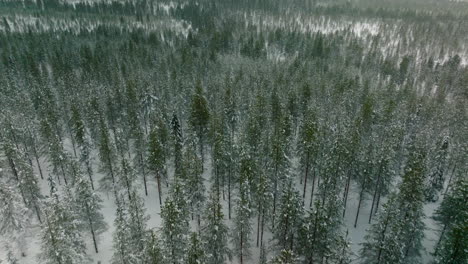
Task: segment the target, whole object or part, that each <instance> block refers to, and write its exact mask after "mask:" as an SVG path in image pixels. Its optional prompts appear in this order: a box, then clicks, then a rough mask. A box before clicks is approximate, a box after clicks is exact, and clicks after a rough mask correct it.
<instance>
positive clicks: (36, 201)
mask: <svg viewBox="0 0 468 264" xmlns="http://www.w3.org/2000/svg"><path fill="white" fill-rule="evenodd" d="M3 149H4V153H5V156H6V159H7V162H8V164H9V167H10V170H11V174H12V175H13V181H14V182H16V185H17V188H18V190H19V192H20V194H21V197H22V199H23V202H24V205H25V206H26V207H27V208H29V209H31V210H33V211H34V212H35V213H36V216H37V219H38V220H39V222H41V221H42V219H41V210H40V201H41V199H42V198H43V197H42V194H41V191H40V189H39V186H38V182H37V178H36V176H35V175H34V173H33V168H32V166H31V164H30V163H28V162H27V161H26V160H25V156H24V154H23V153H22V152H21V151H20V150H19V149H17V148H16V147H15V146H14V145H13V144H12V143H11V142H10V141H8V140H7V139H5V142H4V144H3Z"/></svg>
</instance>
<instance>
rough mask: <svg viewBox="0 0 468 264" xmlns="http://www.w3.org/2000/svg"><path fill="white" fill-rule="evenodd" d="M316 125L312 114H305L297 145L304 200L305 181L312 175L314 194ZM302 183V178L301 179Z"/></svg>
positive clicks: (303, 197)
mask: <svg viewBox="0 0 468 264" xmlns="http://www.w3.org/2000/svg"><path fill="white" fill-rule="evenodd" d="M317 130H318V129H317V125H316V123H315V117H314V115H313V113H312V112H310V113H307V115H306V116H305V117H304V121H303V124H302V127H301V134H300V140H299V143H298V149H299V153H300V155H301V160H300V162H301V169H302V171H303V172H304V191H303V194H302V199H303V200H305V194H306V190H307V180H308V178H309V177H310V175H311V174H312V175H313V177H312V194H311V196H313V193H314V187H315V168H314V161H315V157H316V155H317V153H316V152H317V147H318V146H317V137H318V135H317V134H318V131H317ZM301 182H302V177H301Z"/></svg>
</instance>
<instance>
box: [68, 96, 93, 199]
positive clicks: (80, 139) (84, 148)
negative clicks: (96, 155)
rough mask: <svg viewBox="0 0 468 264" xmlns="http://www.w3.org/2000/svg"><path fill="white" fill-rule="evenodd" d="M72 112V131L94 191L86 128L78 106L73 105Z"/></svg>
mask: <svg viewBox="0 0 468 264" xmlns="http://www.w3.org/2000/svg"><path fill="white" fill-rule="evenodd" d="M71 111H72V116H71V122H72V130H73V132H74V137H75V141H76V143H77V144H78V147H79V149H80V162H81V163H82V164H83V166H84V167H85V169H86V173H87V174H88V177H89V180H90V182H91V187H92V189H93V190H94V181H93V168H92V166H91V163H92V159H91V146H90V142H89V139H88V137H87V135H86V128H85V126H84V122H83V120H82V118H81V114H80V112H79V110H78V108H77V107H76V105H72V108H71Z"/></svg>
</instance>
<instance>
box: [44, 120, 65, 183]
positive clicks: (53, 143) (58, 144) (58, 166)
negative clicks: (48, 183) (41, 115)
mask: <svg viewBox="0 0 468 264" xmlns="http://www.w3.org/2000/svg"><path fill="white" fill-rule="evenodd" d="M55 125H56V124H55ZM53 126H54V123H52V122H51V121H49V120H47V119H43V120H41V132H42V136H43V137H44V139H45V140H46V142H47V152H48V154H49V157H50V161H51V163H52V166H53V171H52V172H53V173H54V174H55V175H56V176H57V180H58V183H59V184H60V176H62V177H63V180H64V182H65V184H68V179H67V175H66V167H65V166H66V164H65V163H66V153H65V150H64V149H63V143H62V139H61V137H60V135H59V134H58V133H57V132H56V130H54V128H53Z"/></svg>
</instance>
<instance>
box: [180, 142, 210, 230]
mask: <svg viewBox="0 0 468 264" xmlns="http://www.w3.org/2000/svg"><path fill="white" fill-rule="evenodd" d="M184 156H185V157H184V171H185V176H184V178H185V186H187V194H188V198H189V201H190V207H191V210H192V220H193V215H194V214H195V215H196V216H197V221H198V226H200V212H201V211H202V208H203V203H204V202H205V199H206V197H205V184H204V179H203V175H202V173H203V165H202V161H201V160H200V159H199V158H198V157H197V155H196V152H195V145H194V144H188V147H187V149H186V152H185V155H184Z"/></svg>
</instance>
